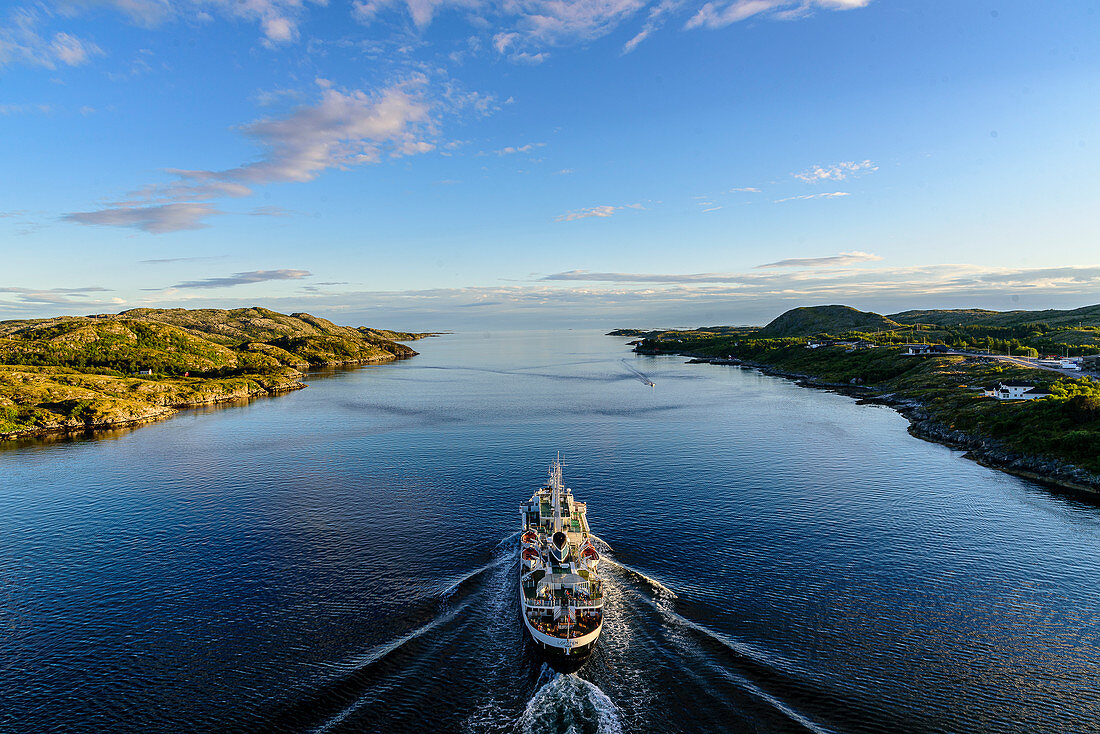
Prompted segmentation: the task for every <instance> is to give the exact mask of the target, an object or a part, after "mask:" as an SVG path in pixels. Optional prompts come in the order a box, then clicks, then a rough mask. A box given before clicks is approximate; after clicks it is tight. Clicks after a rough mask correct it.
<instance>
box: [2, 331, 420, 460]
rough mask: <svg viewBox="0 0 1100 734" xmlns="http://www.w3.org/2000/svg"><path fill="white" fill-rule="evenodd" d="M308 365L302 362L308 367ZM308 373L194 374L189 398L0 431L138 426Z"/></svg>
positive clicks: (297, 383)
mask: <svg viewBox="0 0 1100 734" xmlns="http://www.w3.org/2000/svg"><path fill="white" fill-rule="evenodd" d="M408 352H409V353H402V354H399V355H395V356H392V357H389V358H385V357H372V358H369V359H359V360H343V361H331V362H328V363H326V364H324V365H318V367H356V366H361V365H367V364H378V363H381V362H394V361H398V360H403V359H409V358H410V357H412V356H415V355H416V354H417V353H416V352H414V351H413V350H411V349H409V350H408ZM308 367H309V365H308V364H306V365H302V368H308ZM304 376H305V375H304V374H303V373H302V372H300V371H299V370H297V369H288V370H286V371H284V372H282V373H279V374H273V375H245V376H242V377H240V378H236V379H232V380H231V382H232V383H233V384H232V385H222V384H216V382H217V381H216V380H209V381H206V382H207V383H208V384H203V382H204V381H203V380H201V379H199V378H192V379H193V380H195V381H196V385H195V386H196V387H197V389H198V393H197V394H194V395H193V396H192V397H191V398H190V399H187V400H172V399H171V398H170V396H168V395H166V396H165V398H166V399H165V401H164V402H158V403H152V404H146V405H144V406H141V408H140V409H134V408H133V407H129V408H123V409H121V410H119V411H118V412H116V413H114V414H112V415H109V416H105V417H102V418H100V419H93V420H79V419H74V418H70V419H64V420H59V421H55V422H51V423H47V424H45V425H39V426H35V427H34V428H28V429H24V430H19V431H10V432H7V433H0V441H14V440H20V439H28V438H40V437H46V436H59V435H61V436H63V435H75V434H94V433H96V432H100V431H112V430H117V429H120V428H132V427H135V426H140V425H145V424H148V423H153V422H156V421H159V420H164V419H167V418H171V417H172V416H174V415H176V414H177V413H179V412H180V411H181V410H188V409H191V408H201V407H203V406H209V405H218V404H221V403H231V402H236V401H239V400H250V399H252V398H259V397H275V396H278V395H285V394H286V393H290V392H294V391H296V390H302V389H304V388H306V387H307V385H306V384H305V383H304V382H302V378H303V377H304Z"/></svg>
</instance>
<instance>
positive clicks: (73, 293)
mask: <svg viewBox="0 0 1100 734" xmlns="http://www.w3.org/2000/svg"><path fill="white" fill-rule="evenodd" d="M106 292H110V289H109V288H104V287H102V286H98V285H93V286H87V287H85V288H15V287H0V293H10V294H12V295H13V296H14V297H15V299H16V303H15V304H13V303H12V302H11V301H6V300H5V299H3V298H0V306H13V305H17V304H27V305H33V306H42V305H49V306H78V307H81V308H85V307H88V306H102V305H105V304H114V303H122V299H120V298H111V299H107V300H102V299H96V298H94V297H89V295H88V294H89V293H106Z"/></svg>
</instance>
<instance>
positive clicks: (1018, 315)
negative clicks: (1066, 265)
mask: <svg viewBox="0 0 1100 734" xmlns="http://www.w3.org/2000/svg"><path fill="white" fill-rule="evenodd" d="M889 318H891V319H893V320H894V321H897V322H898V323H901V324H931V325H934V326H959V325H961V326H971V325H974V326H998V327H1013V326H1025V325H1030V324H1044V325H1046V326H1064V327H1079V326H1094V327H1100V305H1096V306H1083V307H1082V308H1075V309H1072V310H1066V311H1063V310H1058V309H1046V310H1043V311H986V310H983V309H950V310H931V311H902V312H901V313H896V314H890V316H889Z"/></svg>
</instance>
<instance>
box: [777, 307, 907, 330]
mask: <svg viewBox="0 0 1100 734" xmlns="http://www.w3.org/2000/svg"><path fill="white" fill-rule="evenodd" d="M898 326H899V325H898V323H897V322H895V321H891V320H890V319H888V318H886V317H885V316H882V315H881V314H877V313H872V312H869V311H857V310H856V309H854V308H852V307H851V306H808V307H804V308H792V309H791V310H790V311H787V312H786V313H784V314H782V315H780V316H778V317H777V318H776V319H775V320H774V321H772V322H771V323H769V324H768V325H767V326H765V327H764V328H763V329H761V330H760V331H759V332H758V334H759V336H763V337H788V336H814V335H815V334H843V333H844V332H847V331H883V330H887V329H896V328H898Z"/></svg>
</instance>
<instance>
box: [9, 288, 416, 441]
mask: <svg viewBox="0 0 1100 734" xmlns="http://www.w3.org/2000/svg"><path fill="white" fill-rule="evenodd" d="M423 336H427V335H426V334H411V333H406V332H392V331H387V330H383V329H372V328H369V327H358V328H353V327H348V326H339V325H337V324H334V323H332V322H331V321H328V320H326V319H322V318H318V317H316V316H311V315H310V314H305V313H296V314H290V315H287V314H281V313H277V312H275V311H271V310H268V309H265V308H239V309H233V310H221V309H196V310H188V309H133V310H130V311H124V312H122V313H119V314H100V315H96V316H62V317H56V318H49V319H27V320H20V321H2V322H0V438H12V437H15V436H18V435H22V434H25V433H35V432H43V431H51V430H75V429H79V428H82V427H106V426H113V425H121V424H126V423H133V422H140V421H145V420H151V419H154V418H159V417H163V416H166V415H171V414H172V413H174V412H175V411H176V409H177V408H178V407H182V406H188V405H200V404H205V403H215V402H221V401H225V400H232V399H237V398H247V397H251V396H255V395H265V394H274V393H276V392H281V391H284V390H294V389H297V388H300V387H303V385H302V383H301V382H300V378H301V377H302V375H301V373H300V372H299V371H298V370H301V369H308V368H310V367H318V366H324V365H337V364H361V363H366V362H385V361H390V360H394V359H403V358H406V357H412V356H414V355H415V354H416V352H415V351H413V350H412V349H411V348H409V347H407V346H405V345H404V344H400V343H398V342H397V341H395V338H402V339H406V340H411V339H419V338H421V337H423ZM146 370H152V373H153V374H151V375H145V374H142V375H138V374H136V373H138V372H144V371H146Z"/></svg>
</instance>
